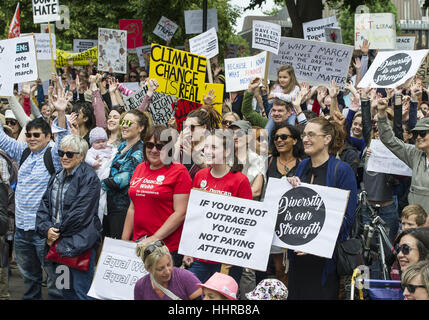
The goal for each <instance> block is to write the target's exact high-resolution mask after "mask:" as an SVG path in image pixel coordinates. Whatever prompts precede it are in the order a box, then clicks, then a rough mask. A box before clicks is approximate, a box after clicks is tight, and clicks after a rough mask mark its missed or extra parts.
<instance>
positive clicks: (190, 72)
mask: <svg viewBox="0 0 429 320" xmlns="http://www.w3.org/2000/svg"><path fill="white" fill-rule="evenodd" d="M206 69H207V58H206V57H203V56H199V55H196V54H193V53H189V52H186V51H182V50H177V49H173V48H169V47H165V46H161V45H159V44H152V48H151V55H150V70H149V78H150V79H156V80H157V81H158V83H159V88H158V89H157V91H158V92H162V93H165V94H168V95H170V96H174V97H177V98H180V99H184V100H189V101H192V102H196V103H201V104H202V103H203V101H202V94H201V93H200V92H199V91H200V90H201V88H204V85H205V80H206Z"/></svg>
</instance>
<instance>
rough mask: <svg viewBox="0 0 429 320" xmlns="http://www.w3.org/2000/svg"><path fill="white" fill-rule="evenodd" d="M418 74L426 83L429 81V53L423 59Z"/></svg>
mask: <svg viewBox="0 0 429 320" xmlns="http://www.w3.org/2000/svg"><path fill="white" fill-rule="evenodd" d="M417 75H418V76H419V77H420V78H422V80H423V82H424V83H428V82H429V55H428V56H426V58H424V59H423V62H422V64H421V65H420V67H419V70H417Z"/></svg>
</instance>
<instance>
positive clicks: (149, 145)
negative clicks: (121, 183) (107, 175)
mask: <svg viewBox="0 0 429 320" xmlns="http://www.w3.org/2000/svg"><path fill="white" fill-rule="evenodd" d="M165 130H170V129H167V128H166V127H165V126H162V125H158V126H154V127H153V128H152V129H151V131H150V132H149V134H148V138H147V139H145V141H146V142H145V143H144V145H143V155H144V160H145V161H144V162H143V163H141V164H140V165H138V166H137V168H136V170H135V171H134V174H133V177H132V178H131V182H130V188H129V191H128V193H129V196H130V198H131V204H130V207H129V208H128V212H127V217H126V219H125V224H124V229H123V232H122V240H130V239H131V238H132V240H133V241H138V240H139V239H142V238H144V239H142V241H143V243H145V242H151V241H155V240H163V241H164V243H165V245H166V246H167V247H168V249H169V250H170V253H171V254H172V256H173V260H174V265H175V266H180V265H181V263H182V258H183V256H181V255H179V254H178V253H177V250H178V248H179V242H180V237H181V234H182V228H183V221H184V220H185V214H186V208H187V206H188V200H189V193H190V191H191V186H192V180H191V177H190V176H189V173H188V171H187V170H186V168H185V166H183V165H182V164H179V163H174V162H171V154H170V155H169V154H168V152H169V150H168V145H166V143H165V142H161V140H162V139H161V135H162V136H168V133H167V134H166V132H164V131H165ZM169 136H170V137H171V136H172V135H169ZM169 144H170V143H169ZM171 145H172V143H171Z"/></svg>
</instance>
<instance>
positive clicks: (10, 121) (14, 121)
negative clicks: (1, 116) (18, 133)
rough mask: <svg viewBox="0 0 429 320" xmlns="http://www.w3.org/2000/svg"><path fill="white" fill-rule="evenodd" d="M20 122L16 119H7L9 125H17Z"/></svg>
mask: <svg viewBox="0 0 429 320" xmlns="http://www.w3.org/2000/svg"><path fill="white" fill-rule="evenodd" d="M17 123H18V121H16V120H12V119H11V120H6V124H7V125H8V126H9V125H10V126H15V125H16V124H17Z"/></svg>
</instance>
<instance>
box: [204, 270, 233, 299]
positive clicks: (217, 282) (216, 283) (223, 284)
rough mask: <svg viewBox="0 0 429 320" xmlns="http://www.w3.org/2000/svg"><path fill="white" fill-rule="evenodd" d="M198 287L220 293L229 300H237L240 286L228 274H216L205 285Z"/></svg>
mask: <svg viewBox="0 0 429 320" xmlns="http://www.w3.org/2000/svg"><path fill="white" fill-rule="evenodd" d="M198 286H199V287H201V288H207V289H211V290H214V291H216V292H219V293H220V294H221V295H223V296H225V297H226V298H228V299H229V300H237V291H238V284H237V282H235V280H234V278H233V277H231V276H229V275H227V274H223V273H219V272H216V273H215V274H214V275H212V276H211V277H210V279H208V280H207V281H206V282H205V283H199V284H198Z"/></svg>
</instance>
